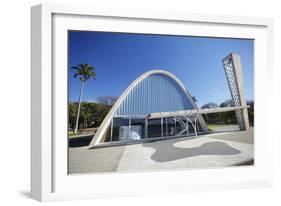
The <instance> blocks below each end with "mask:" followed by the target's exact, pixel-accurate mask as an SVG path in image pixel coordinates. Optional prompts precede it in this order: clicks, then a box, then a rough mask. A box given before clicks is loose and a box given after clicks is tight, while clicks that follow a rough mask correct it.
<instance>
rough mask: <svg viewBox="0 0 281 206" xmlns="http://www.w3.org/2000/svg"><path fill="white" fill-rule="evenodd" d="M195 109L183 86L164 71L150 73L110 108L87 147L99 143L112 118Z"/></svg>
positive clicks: (143, 76)
mask: <svg viewBox="0 0 281 206" xmlns="http://www.w3.org/2000/svg"><path fill="white" fill-rule="evenodd" d="M189 109H197V106H196V104H195V103H194V101H193V98H192V96H191V95H190V93H189V92H188V91H187V89H186V87H185V86H184V84H183V83H182V82H181V81H180V80H179V79H178V78H177V77H176V76H175V75H173V74H171V73H170V72H167V71H164V70H151V71H148V72H146V73H144V74H142V75H141V76H139V77H138V78H137V79H136V80H134V81H133V82H132V83H131V84H130V85H129V87H128V88H127V89H126V90H125V91H124V92H123V93H122V95H121V96H120V97H119V98H118V100H117V101H116V103H115V104H114V106H113V107H112V108H111V110H110V111H109V113H108V114H107V116H106V117H105V119H104V120H103V122H102V124H101V125H100V127H99V129H98V131H97V133H96V135H95V137H94V138H93V140H92V142H91V144H90V145H95V144H96V143H98V142H100V140H101V138H102V136H103V135H104V133H105V132H106V129H107V128H108V126H109V125H110V121H111V120H112V118H113V117H114V116H140V115H148V114H150V113H153V112H173V111H180V110H189Z"/></svg>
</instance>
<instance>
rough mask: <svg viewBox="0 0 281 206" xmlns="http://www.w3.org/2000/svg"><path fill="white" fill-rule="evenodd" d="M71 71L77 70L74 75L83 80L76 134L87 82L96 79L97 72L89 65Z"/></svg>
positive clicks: (82, 65)
mask: <svg viewBox="0 0 281 206" xmlns="http://www.w3.org/2000/svg"><path fill="white" fill-rule="evenodd" d="M71 69H74V70H76V71H75V74H74V78H76V77H79V79H80V80H81V87H80V94H79V100H78V110H77V117H76V124H75V129H74V133H75V134H76V133H77V130H78V125H79V115H80V107H81V100H82V94H83V89H84V85H85V83H86V81H87V80H89V79H91V78H93V79H96V72H95V68H94V67H92V66H91V65H89V64H78V65H77V66H73V67H71Z"/></svg>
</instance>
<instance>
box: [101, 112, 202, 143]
mask: <svg viewBox="0 0 281 206" xmlns="http://www.w3.org/2000/svg"><path fill="white" fill-rule="evenodd" d="M195 122H196V117H193V116H190V117H187V116H177V117H163V118H153V119H149V118H147V117H114V118H113V119H112V121H111V124H110V126H109V128H108V130H107V132H106V136H105V138H104V142H116V141H136V140H141V139H151V138H159V137H173V136H189V135H194V134H195V133H200V132H203V131H202V128H201V127H200V126H199V124H198V121H197V122H196V123H195ZM195 125H196V128H195Z"/></svg>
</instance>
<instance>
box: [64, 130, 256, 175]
mask: <svg viewBox="0 0 281 206" xmlns="http://www.w3.org/2000/svg"><path fill="white" fill-rule="evenodd" d="M227 129H229V128H227ZM253 143H254V141H253V128H250V129H249V130H248V131H236V130H232V131H227V132H226V131H223V130H220V131H217V132H215V133H212V134H207V135H201V136H198V137H197V138H195V137H181V138H176V139H169V140H161V141H155V142H148V143H139V144H132V145H122V146H113V147H105V148H92V149H90V148H89V147H88V146H82V147H70V148H69V173H70V174H78V173H95V172H115V171H119V172H126V171H151V170H163V169H200V168H217V167H225V166H234V165H243V164H245V165H248V163H249V162H253V158H254V145H253Z"/></svg>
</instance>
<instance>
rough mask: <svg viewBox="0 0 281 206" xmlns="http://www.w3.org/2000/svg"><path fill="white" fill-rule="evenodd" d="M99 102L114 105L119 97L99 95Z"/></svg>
mask: <svg viewBox="0 0 281 206" xmlns="http://www.w3.org/2000/svg"><path fill="white" fill-rule="evenodd" d="M97 99H98V102H99V103H101V104H105V105H107V106H113V105H114V104H115V102H116V101H117V99H118V97H116V96H99V97H98V98H97Z"/></svg>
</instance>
